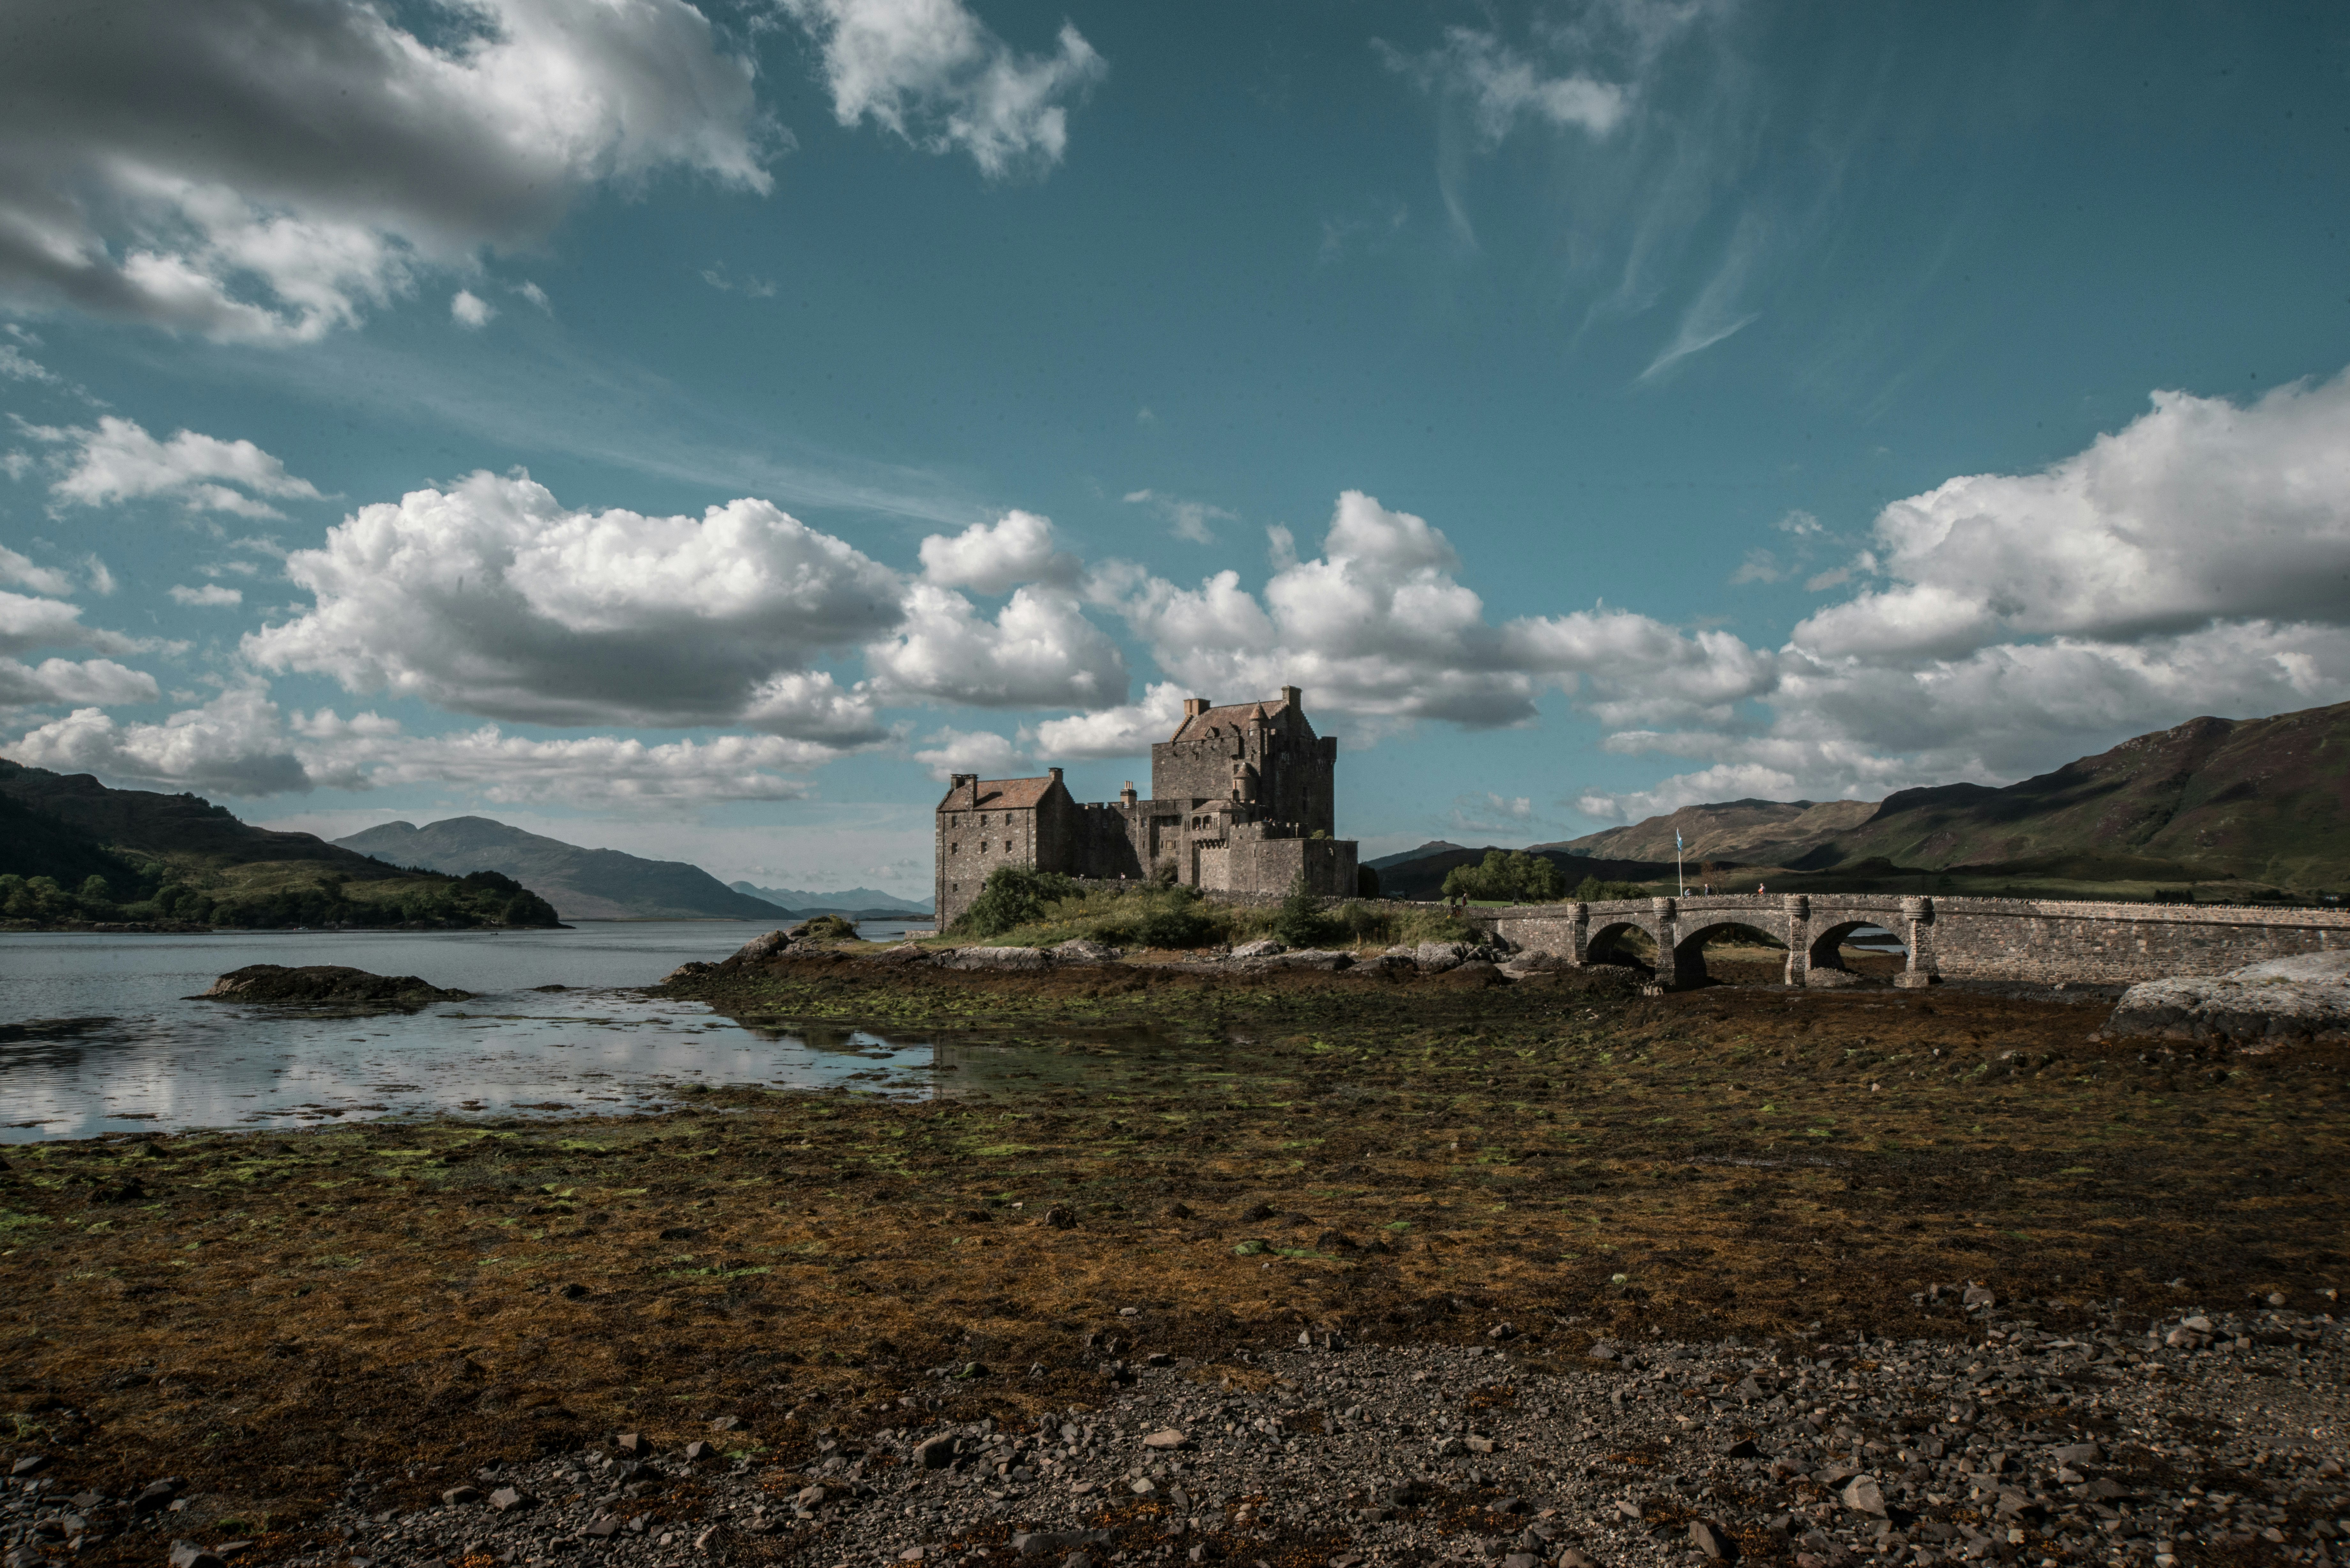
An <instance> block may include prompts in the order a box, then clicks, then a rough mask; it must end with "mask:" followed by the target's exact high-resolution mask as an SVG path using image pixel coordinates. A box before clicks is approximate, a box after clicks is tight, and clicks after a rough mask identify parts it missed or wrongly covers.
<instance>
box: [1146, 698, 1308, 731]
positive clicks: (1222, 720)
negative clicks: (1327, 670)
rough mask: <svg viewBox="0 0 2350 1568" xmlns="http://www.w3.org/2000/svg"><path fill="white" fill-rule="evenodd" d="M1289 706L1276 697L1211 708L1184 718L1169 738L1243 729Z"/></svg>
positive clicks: (1268, 719)
mask: <svg viewBox="0 0 2350 1568" xmlns="http://www.w3.org/2000/svg"><path fill="white" fill-rule="evenodd" d="M1288 706H1289V704H1288V703H1286V702H1284V701H1279V700H1278V699H1276V700H1275V701H1271V702H1234V703H1232V704H1230V705H1229V706H1226V707H1222V708H1211V709H1209V710H1208V711H1206V712H1204V713H1194V714H1192V715H1191V717H1190V718H1188V719H1186V720H1184V721H1183V722H1182V725H1181V727H1180V728H1179V729H1177V730H1176V732H1175V733H1174V734H1172V735H1170V736H1169V737H1168V739H1169V740H1170V741H1187V740H1188V741H1196V740H1199V739H1201V737H1202V736H1204V735H1206V734H1207V732H1209V731H1211V730H1221V729H1232V730H1238V729H1242V728H1244V727H1246V726H1247V725H1249V724H1251V723H1253V722H1255V721H1257V720H1260V719H1263V720H1266V721H1270V720H1271V719H1272V718H1273V716H1274V714H1276V713H1278V712H1280V711H1282V710H1283V709H1284V708H1286V707H1288Z"/></svg>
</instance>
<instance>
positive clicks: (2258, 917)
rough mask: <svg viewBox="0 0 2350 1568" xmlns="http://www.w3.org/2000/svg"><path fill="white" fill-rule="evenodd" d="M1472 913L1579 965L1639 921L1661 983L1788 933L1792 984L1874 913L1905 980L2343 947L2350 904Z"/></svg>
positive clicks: (1817, 901) (1998, 904)
mask: <svg viewBox="0 0 2350 1568" xmlns="http://www.w3.org/2000/svg"><path fill="white" fill-rule="evenodd" d="M1471 918H1472V919H1477V920H1479V921H1481V922H1482V923H1485V924H1488V925H1490V926H1491V927H1492V929H1494V930H1495V931H1496V932H1497V933H1498V934H1499V935H1501V936H1503V938H1505V939H1507V940H1509V941H1511V942H1512V943H1513V944H1515V945H1516V946H1517V947H1519V948H1521V949H1523V950H1528V951H1533V952H1543V953H1548V954H1550V955H1552V956H1553V957H1555V958H1558V959H1561V960H1564V961H1566V962H1567V963H1569V964H1571V965H1574V966H1575V967H1576V968H1581V967H1582V966H1583V965H1584V964H1586V963H1588V962H1590V961H1592V955H1593V954H1594V953H1605V952H1606V951H1607V950H1609V949H1610V948H1611V947H1612V946H1613V945H1614V943H1615V941H1616V939H1617V937H1619V936H1621V935H1622V934H1623V933H1625V932H1627V931H1632V930H1638V931H1643V932H1645V933H1647V935H1648V940H1650V941H1652V942H1654V943H1655V944H1656V959H1655V964H1656V971H1657V975H1656V978H1657V983H1658V984H1659V985H1662V986H1668V987H1670V986H1686V985H1693V984H1697V983H1699V982H1700V981H1703V980H1704V978H1705V944H1706V942H1707V941H1708V940H1711V939H1712V938H1714V937H1717V936H1721V935H1723V934H1726V933H1730V932H1734V931H1737V930H1740V929H1745V930H1752V931H1761V932H1763V933H1766V934H1767V935H1769V936H1771V937H1772V938H1773V939H1775V940H1778V941H1780V942H1783V943H1784V944H1785V945H1786V949H1787V968H1786V983H1788V984H1789V985H1808V984H1812V983H1814V981H1812V976H1813V974H1814V973H1815V972H1817V971H1841V970H1843V969H1844V967H1845V965H1844V961H1843V959H1842V958H1841V957H1840V956H1839V952H1840V950H1841V949H1842V947H1843V946H1844V944H1845V942H1846V940H1848V939H1849V938H1850V937H1851V936H1852V934H1853V932H1855V931H1856V930H1857V929H1860V928H1861V927H1863V926H1878V927H1882V928H1884V929H1887V930H1889V931H1891V932H1892V933H1893V934H1894V936H1895V937H1897V938H1898V939H1899V940H1900V941H1901V943H1902V945H1903V946H1904V947H1906V948H1908V950H1909V956H1908V965H1907V967H1906V968H1905V970H1904V971H1903V972H1901V973H1900V974H1898V975H1897V976H1896V977H1895V978H1894V983H1895V984H1896V985H1901V986H1919V985H1931V984H1933V983H1934V982H1935V981H1938V980H1943V979H1949V980H2002V981H2029V982H2033V983H2037V984H2054V983H2055V982H2057V981H2071V982H2078V983H2083V984H2090V983H2102V984H2127V983H2131V982H2135V981H2141V980H2159V979H2162V978H2164V977H2165V976H2168V975H2178V974H2218V973H2221V972H2224V971H2228V970H2231V969H2240V968H2241V967H2242V966H2244V965H2245V964H2248V963H2257V962H2259V961H2261V960H2262V959H2272V958H2284V957H2288V956H2290V955H2292V954H2294V953H2312V952H2324V951H2329V950H2338V949H2342V948H2350V910H2343V909H2260V908H2257V907H2252V906H2235V905H2191V904H2106V903H2089V902H2085V901H2080V902H2076V901H2073V900H2068V899H2054V898H2050V899H2040V898H1929V897H1923V896H1912V897H1898V896H1882V895H1850V896H1847V895H1844V894H1818V893H1812V894H1804V893H1786V894H1752V893H1742V894H1741V893H1732V894H1710V895H1705V896H1701V897H1697V898H1633V899H1625V900H1621V901H1617V902H1611V903H1594V904H1584V903H1570V904H1527V905H1517V906H1513V907H1512V908H1508V909H1476V910H1471ZM1838 978H1839V980H1840V979H1841V978H1842V977H1841V976H1839V977H1838ZM1826 983H1834V982H1826Z"/></svg>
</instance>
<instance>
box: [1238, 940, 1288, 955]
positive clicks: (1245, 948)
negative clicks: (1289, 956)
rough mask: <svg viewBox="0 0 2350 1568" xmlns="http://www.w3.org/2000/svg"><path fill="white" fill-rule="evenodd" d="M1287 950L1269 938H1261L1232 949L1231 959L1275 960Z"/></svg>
mask: <svg viewBox="0 0 2350 1568" xmlns="http://www.w3.org/2000/svg"><path fill="white" fill-rule="evenodd" d="M1287 951H1288V949H1287V948H1285V947H1284V946H1282V945H1281V944H1280V943H1279V942H1277V941H1274V940H1273V939H1272V938H1271V937H1261V938H1259V939H1258V940H1255V941H1253V942H1243V943H1242V944H1241V945H1240V946H1238V947H1236V948H1234V949H1233V950H1232V957H1234V958H1236V959H1266V958H1277V957H1279V956H1280V955H1281V954H1283V953H1285V952H1287Z"/></svg>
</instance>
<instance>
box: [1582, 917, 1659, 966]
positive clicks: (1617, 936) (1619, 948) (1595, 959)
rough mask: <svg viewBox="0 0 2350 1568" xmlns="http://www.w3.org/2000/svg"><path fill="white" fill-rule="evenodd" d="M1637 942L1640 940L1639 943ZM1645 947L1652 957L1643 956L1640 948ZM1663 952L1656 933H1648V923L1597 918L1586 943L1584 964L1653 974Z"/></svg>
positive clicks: (1593, 922)
mask: <svg viewBox="0 0 2350 1568" xmlns="http://www.w3.org/2000/svg"><path fill="white" fill-rule="evenodd" d="M1636 938H1637V939H1638V940H1637V941H1636V940H1634V939H1636ZM1644 945H1645V946H1646V947H1647V949H1648V954H1649V956H1648V957H1646V958H1644V957H1642V956H1641V954H1640V948H1641V947H1642V946H1644ZM1583 952H1584V958H1583V961H1584V962H1585V963H1615V964H1627V965H1630V966H1632V967H1634V968H1637V969H1642V970H1647V971H1650V972H1651V973H1653V972H1654V971H1655V970H1656V967H1657V965H1656V958H1657V956H1658V955H1659V953H1660V948H1659V943H1658V941H1657V933H1656V932H1655V931H1653V930H1651V929H1648V922H1647V921H1645V920H1639V919H1605V918H1595V919H1593V920H1592V922H1591V935H1590V938H1589V940H1586V942H1585V943H1584V948H1583Z"/></svg>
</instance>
